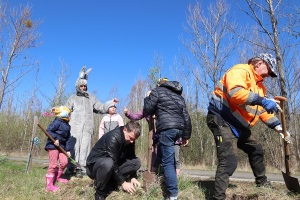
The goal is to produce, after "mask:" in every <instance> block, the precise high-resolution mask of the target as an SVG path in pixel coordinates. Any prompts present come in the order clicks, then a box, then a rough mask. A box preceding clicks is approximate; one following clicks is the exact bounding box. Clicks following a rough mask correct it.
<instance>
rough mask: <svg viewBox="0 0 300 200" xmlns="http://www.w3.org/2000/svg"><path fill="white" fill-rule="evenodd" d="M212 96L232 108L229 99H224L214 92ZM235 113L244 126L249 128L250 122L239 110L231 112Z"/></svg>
mask: <svg viewBox="0 0 300 200" xmlns="http://www.w3.org/2000/svg"><path fill="white" fill-rule="evenodd" d="M212 97H213V98H214V99H216V100H217V101H219V102H221V103H222V104H223V105H224V106H226V107H227V108H228V109H229V110H230V107H229V104H228V101H227V100H226V99H223V98H220V97H218V96H217V95H215V94H214V93H213V95H212ZM231 113H232V114H233V116H234V117H235V118H236V119H237V120H238V121H239V122H240V123H241V124H242V125H243V126H244V127H247V128H249V123H248V122H247V121H246V120H245V119H244V118H243V117H242V116H241V115H240V114H239V112H237V111H234V112H231Z"/></svg>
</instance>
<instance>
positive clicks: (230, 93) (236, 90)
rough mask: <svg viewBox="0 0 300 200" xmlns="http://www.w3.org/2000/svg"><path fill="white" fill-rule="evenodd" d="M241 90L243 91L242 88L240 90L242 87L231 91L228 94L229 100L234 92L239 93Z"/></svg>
mask: <svg viewBox="0 0 300 200" xmlns="http://www.w3.org/2000/svg"><path fill="white" fill-rule="evenodd" d="M241 89H243V88H242V87H236V88H234V89H232V90H231V91H230V92H229V93H228V95H229V97H230V98H231V97H232V96H233V95H234V94H235V93H236V92H238V91H240V90H241Z"/></svg>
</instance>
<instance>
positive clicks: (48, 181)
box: [46, 174, 58, 192]
mask: <svg viewBox="0 0 300 200" xmlns="http://www.w3.org/2000/svg"><path fill="white" fill-rule="evenodd" d="M53 182H54V175H53V174H46V189H47V190H49V191H51V192H55V191H57V190H58V187H57V186H55V185H53Z"/></svg>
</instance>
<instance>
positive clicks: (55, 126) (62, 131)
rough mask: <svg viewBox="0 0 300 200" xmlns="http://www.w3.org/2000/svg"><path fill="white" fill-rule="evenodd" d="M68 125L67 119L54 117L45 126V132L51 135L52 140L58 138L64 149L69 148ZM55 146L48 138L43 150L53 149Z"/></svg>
mask: <svg viewBox="0 0 300 200" xmlns="http://www.w3.org/2000/svg"><path fill="white" fill-rule="evenodd" d="M70 129H71V128H70V125H69V124H68V122H67V121H65V120H63V119H60V118H58V117H55V119H54V120H53V121H52V122H51V124H49V126H48V127H47V132H48V133H49V134H50V135H51V136H52V137H53V139H54V140H59V146H61V147H62V148H63V149H64V150H66V151H70V150H71V143H70V138H71V134H70ZM55 149H57V147H56V146H55V145H54V144H53V142H52V141H51V140H50V139H49V138H48V139H47V141H46V145H45V150H55Z"/></svg>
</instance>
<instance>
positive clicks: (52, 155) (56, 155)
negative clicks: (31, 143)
mask: <svg viewBox="0 0 300 200" xmlns="http://www.w3.org/2000/svg"><path fill="white" fill-rule="evenodd" d="M48 157H49V167H48V174H55V171H56V170H57V169H58V170H59V171H64V169H65V168H66V167H67V164H68V158H67V156H66V155H65V154H63V153H61V152H60V151H58V150H48ZM58 161H59V163H58Z"/></svg>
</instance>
